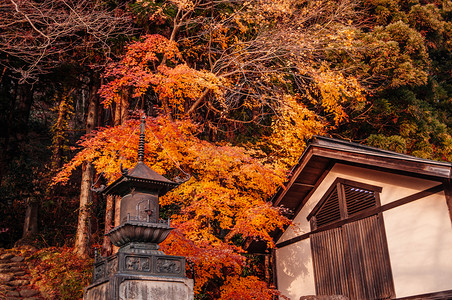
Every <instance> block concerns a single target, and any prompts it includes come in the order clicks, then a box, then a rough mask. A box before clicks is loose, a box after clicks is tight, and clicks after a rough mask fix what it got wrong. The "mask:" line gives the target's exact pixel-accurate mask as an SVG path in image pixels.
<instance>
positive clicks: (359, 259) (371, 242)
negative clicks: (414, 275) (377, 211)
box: [343, 215, 393, 299]
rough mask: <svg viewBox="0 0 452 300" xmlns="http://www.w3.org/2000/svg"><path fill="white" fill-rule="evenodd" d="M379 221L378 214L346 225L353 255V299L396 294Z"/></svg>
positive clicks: (382, 297)
mask: <svg viewBox="0 0 452 300" xmlns="http://www.w3.org/2000/svg"><path fill="white" fill-rule="evenodd" d="M378 222H379V220H378V216H377V215H374V216H371V217H369V218H365V219H362V220H359V221H356V222H353V223H350V224H346V225H344V227H343V228H344V231H345V233H346V234H345V236H346V237H347V247H349V251H350V256H351V259H350V262H351V267H352V270H351V272H352V276H351V278H352V281H353V286H354V289H353V290H352V291H351V292H350V296H351V297H350V298H352V299H390V298H391V296H392V295H393V284H392V275H391V269H390V264H389V261H388V255H387V246H386V243H385V239H384V236H383V234H384V233H383V232H382V231H381V227H380V226H379V223H378Z"/></svg>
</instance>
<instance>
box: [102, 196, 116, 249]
mask: <svg viewBox="0 0 452 300" xmlns="http://www.w3.org/2000/svg"><path fill="white" fill-rule="evenodd" d="M113 206H114V196H112V195H108V196H107V206H106V208H105V231H104V233H105V234H107V233H108V232H109V231H110V230H111V229H112V228H113ZM112 251H113V248H112V244H111V241H110V238H109V237H108V236H104V242H103V243H102V255H103V256H108V255H110V254H111V253H112Z"/></svg>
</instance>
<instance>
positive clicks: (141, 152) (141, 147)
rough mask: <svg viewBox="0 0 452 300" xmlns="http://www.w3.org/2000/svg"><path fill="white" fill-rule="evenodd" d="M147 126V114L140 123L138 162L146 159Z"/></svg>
mask: <svg viewBox="0 0 452 300" xmlns="http://www.w3.org/2000/svg"><path fill="white" fill-rule="evenodd" d="M145 128H146V116H145V115H143V116H142V117H141V125H140V142H139V144H138V162H140V161H141V162H143V159H144V130H145Z"/></svg>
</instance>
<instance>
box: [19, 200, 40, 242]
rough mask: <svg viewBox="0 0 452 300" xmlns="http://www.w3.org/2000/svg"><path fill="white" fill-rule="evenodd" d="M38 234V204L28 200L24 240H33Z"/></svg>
mask: <svg viewBox="0 0 452 300" xmlns="http://www.w3.org/2000/svg"><path fill="white" fill-rule="evenodd" d="M36 233H38V203H37V202H35V201H30V199H28V200H27V210H26V212H25V222H24V231H23V234H22V239H28V238H31V237H33V235H35V234H36Z"/></svg>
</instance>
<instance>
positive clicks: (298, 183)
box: [292, 182, 315, 188]
mask: <svg viewBox="0 0 452 300" xmlns="http://www.w3.org/2000/svg"><path fill="white" fill-rule="evenodd" d="M292 185H296V186H303V187H308V188H313V187H315V185H313V184H307V183H301V182H294V183H293V184H292Z"/></svg>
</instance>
